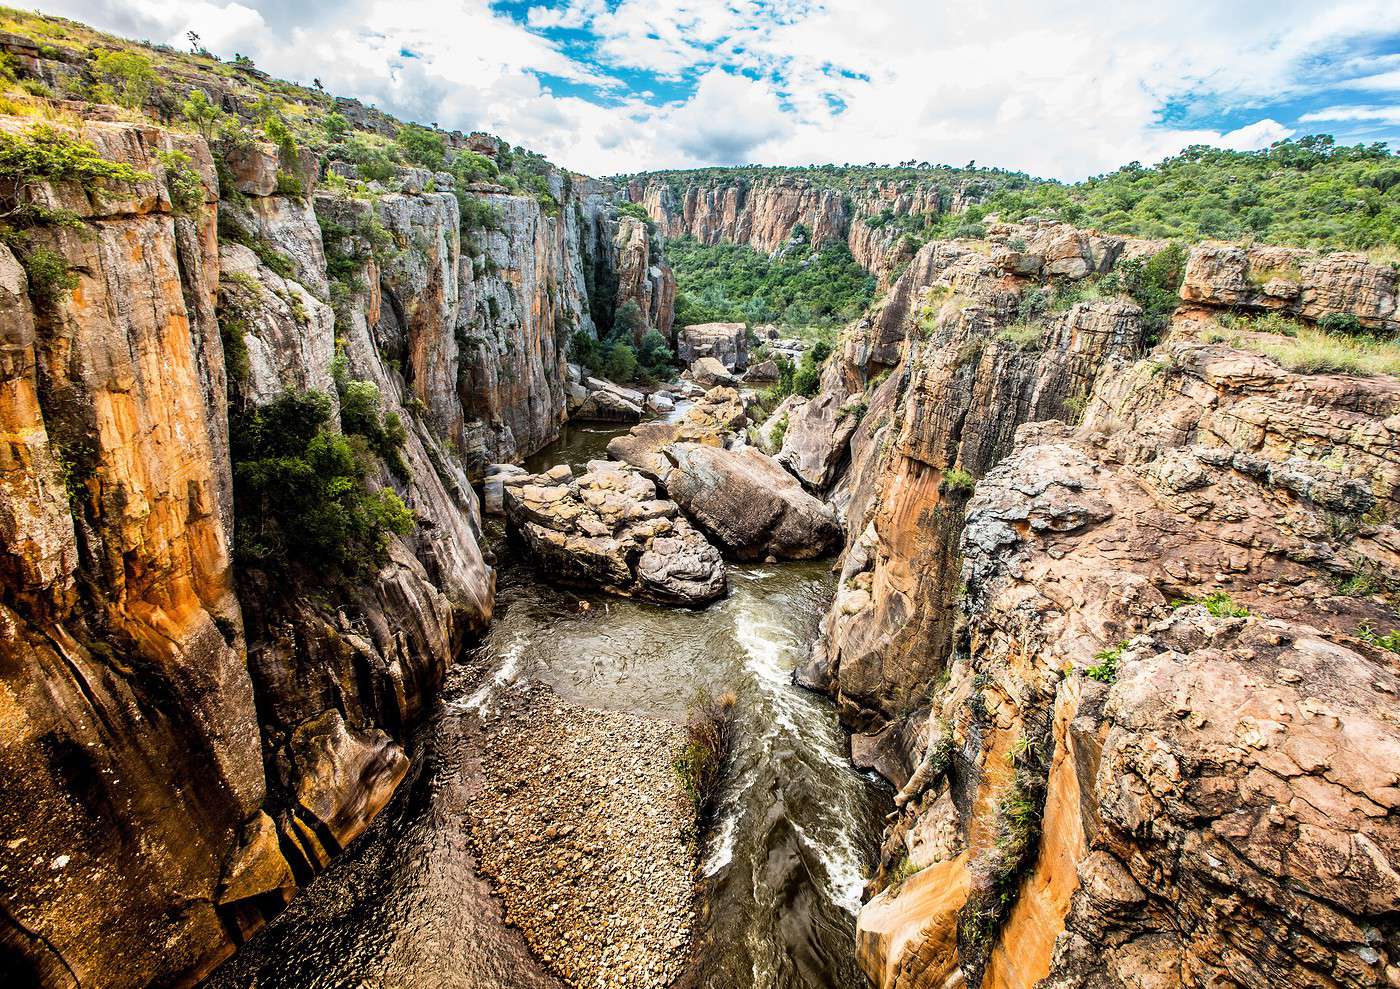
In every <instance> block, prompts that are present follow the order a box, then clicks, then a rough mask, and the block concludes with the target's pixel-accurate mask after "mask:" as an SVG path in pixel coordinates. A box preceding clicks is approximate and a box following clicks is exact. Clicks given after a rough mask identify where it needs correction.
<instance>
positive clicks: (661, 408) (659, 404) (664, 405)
mask: <svg viewBox="0 0 1400 989" xmlns="http://www.w3.org/2000/svg"><path fill="white" fill-rule="evenodd" d="M675 408H676V403H675V402H673V401H671V396H670V395H667V394H666V393H665V392H664V391H658V392H652V393H651V394H650V395H648V396H647V409H648V410H649V411H651V412H663V413H664V412H673V411H675Z"/></svg>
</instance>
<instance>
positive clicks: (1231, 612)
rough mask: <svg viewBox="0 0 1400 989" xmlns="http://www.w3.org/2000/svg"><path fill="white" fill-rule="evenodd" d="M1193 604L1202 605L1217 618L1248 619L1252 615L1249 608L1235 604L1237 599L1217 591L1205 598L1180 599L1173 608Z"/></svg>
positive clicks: (1174, 602)
mask: <svg viewBox="0 0 1400 989" xmlns="http://www.w3.org/2000/svg"><path fill="white" fill-rule="evenodd" d="M1191 604H1199V605H1201V606H1202V607H1203V608H1205V609H1206V611H1208V612H1209V613H1210V614H1211V615H1213V616H1215V617H1216V618H1247V617H1249V613H1250V612H1249V609H1248V608H1246V607H1244V606H1243V605H1238V604H1235V599H1234V598H1232V597H1230V595H1229V594H1227V593H1226V592H1225V591H1215V592H1213V593H1211V594H1207V595H1206V596H1205V597H1203V598H1189V597H1188V598H1179V599H1177V600H1175V601H1173V602H1172V603H1171V605H1172V607H1173V608H1184V607H1186V606H1187V605H1191Z"/></svg>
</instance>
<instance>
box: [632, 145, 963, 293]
mask: <svg viewBox="0 0 1400 989" xmlns="http://www.w3.org/2000/svg"><path fill="white" fill-rule="evenodd" d="M949 171H950V174H948V175H942V174H939V173H938V172H936V171H935V172H928V173H925V174H923V175H920V176H917V177H904V178H897V179H895V178H889V179H880V178H870V179H866V180H862V181H859V182H855V183H847V184H845V185H842V186H836V185H833V184H831V183H830V182H829V181H825V180H824V179H825V176H823V175H821V174H818V175H815V176H804V175H773V176H768V175H763V176H759V177H757V178H754V179H752V180H750V179H749V178H747V177H745V176H743V175H734V176H723V175H722V176H719V177H711V176H707V175H705V174H703V173H702V174H691V173H686V172H676V173H657V174H654V175H642V176H636V177H633V178H632V179H631V180H630V181H629V182H628V184H627V196H628V198H629V199H630V200H631V201H632V202H635V203H641V204H642V205H643V206H644V207H646V210H647V213H648V214H650V216H651V218H652V219H653V220H654V221H655V222H656V224H657V225H658V227H659V228H660V229H661V231H662V232H663V233H664V234H665V235H666V236H667V237H693V238H694V239H696V240H698V241H700V242H701V243H702V244H720V243H729V244H747V245H749V246H750V247H752V248H754V249H755V250H757V251H762V252H763V253H765V254H772V253H773V252H774V251H777V250H778V249H779V248H780V247H782V246H783V245H784V244H785V243H787V242H788V240H789V239H790V238H791V237H792V235H793V231H794V230H795V229H796V228H797V226H798V225H799V224H800V225H802V226H804V227H806V229H807V231H808V234H809V236H810V242H811V243H812V244H822V243H825V242H826V241H828V240H833V239H835V240H844V241H846V243H847V245H848V246H849V247H850V249H851V254H852V255H853V256H854V257H855V259H856V261H857V262H858V263H859V264H860V265H861V266H862V267H864V268H865V269H866V270H868V271H870V272H872V273H874V274H876V275H879V276H882V277H883V276H886V275H887V274H888V273H889V272H890V271H891V269H893V268H895V267H897V266H899V265H900V264H902V263H904V262H906V261H908V260H909V257H910V256H911V255H912V253H913V250H912V248H911V247H910V246H909V244H910V242H909V241H906V239H905V237H904V234H905V233H906V232H907V231H909V230H912V229H918V228H921V227H923V226H924V224H925V223H926V222H928V221H930V220H933V219H936V218H937V217H939V216H941V215H943V214H946V213H950V212H952V213H956V212H960V211H961V210H963V209H964V208H966V206H967V205H969V204H970V203H973V202H977V201H978V199H979V198H980V197H981V196H982V195H983V194H984V192H985V190H986V188H987V186H988V184H987V182H986V181H985V180H983V179H978V178H968V177H965V176H962V175H960V174H952V173H951V170H949Z"/></svg>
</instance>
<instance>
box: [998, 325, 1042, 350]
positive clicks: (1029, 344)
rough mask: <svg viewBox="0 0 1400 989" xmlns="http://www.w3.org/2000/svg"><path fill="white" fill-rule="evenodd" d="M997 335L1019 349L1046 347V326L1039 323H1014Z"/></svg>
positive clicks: (1040, 348)
mask: <svg viewBox="0 0 1400 989" xmlns="http://www.w3.org/2000/svg"><path fill="white" fill-rule="evenodd" d="M997 336H998V337H999V338H1000V339H1002V340H1005V341H1006V342H1007V343H1009V344H1010V345H1011V346H1013V347H1015V348H1016V349H1017V350H1042V349H1044V347H1045V327H1044V326H1041V325H1040V324H1038V323H1012V324H1011V325H1010V326H1008V327H1006V328H1005V329H1003V330H1002V331H1001V332H1000V333H998V334H997Z"/></svg>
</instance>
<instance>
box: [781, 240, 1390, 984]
mask: <svg viewBox="0 0 1400 989" xmlns="http://www.w3.org/2000/svg"><path fill="white" fill-rule="evenodd" d="M1013 242H1014V244H1015V246H1014V249H1013V246H1012V245H1013ZM1160 246H1161V245H1156V244H1153V243H1151V242H1135V241H1125V240H1122V239H1119V238H1105V237H1099V236H1097V235H1093V234H1087V233H1084V232H1081V231H1076V230H1073V229H1072V228H1068V227H1064V226H1057V225H1038V226H1030V227H1024V226H1017V227H1012V226H1006V227H1000V228H998V227H993V228H992V229H991V230H990V231H989V239H988V242H979V243H969V242H945V243H934V244H929V245H926V246H925V247H924V248H923V249H922V250H921V251H920V252H919V254H918V255H917V256H916V257H914V258H913V259H912V261H911V263H910V264H909V266H908V269H907V271H906V272H905V274H904V275H903V276H902V278H901V279H900V280H899V281H898V282H897V283H896V284H895V285H894V286H893V287H892V291H891V292H890V294H889V295H888V297H887V298H886V299H885V301H884V303H883V305H882V306H881V307H879V308H877V309H876V311H874V312H872V313H871V314H870V316H869V318H868V319H867V320H864V321H862V322H861V323H860V324H857V325H855V326H853V327H851V328H849V329H848V331H847V333H846V335H845V337H844V338H843V340H842V342H841V345H840V347H839V348H838V353H837V355H836V357H834V358H833V360H832V362H831V363H830V364H829V365H828V367H827V368H826V370H825V372H824V376H823V383H822V392H821V393H820V394H819V395H818V397H817V399H814V400H813V401H811V402H809V403H807V405H806V406H803V407H802V408H801V409H800V410H799V411H797V412H795V413H794V414H793V419H794V421H793V423H792V424H791V425H790V426H789V429H788V434H787V435H788V436H789V437H793V436H796V437H797V439H796V440H795V441H794V444H793V446H792V448H791V449H787V446H788V444H787V443H785V451H784V453H785V456H784V458H783V459H784V461H785V462H786V463H788V464H789V467H790V468H797V467H800V466H802V465H806V466H807V467H808V468H809V469H810V472H809V474H808V475H807V476H808V477H809V478H810V479H811V480H812V481H815V482H816V483H817V484H818V485H826V486H828V487H829V488H830V491H831V494H830V496H831V498H832V499H833V501H834V502H835V503H836V504H838V505H839V506H841V507H842V508H843V509H844V511H845V513H846V517H847V523H848V525H847V532H848V543H847V547H846V550H845V554H844V557H843V559H842V565H841V578H840V583H839V586H838V591H837V596H836V599H835V601H834V603H833V605H832V608H831V611H830V613H829V614H828V615H827V617H826V619H825V622H824V624H823V635H822V638H821V640H820V641H819V642H818V644H817V646H816V647H815V649H814V652H813V656H812V658H811V661H810V662H809V664H808V666H807V667H806V668H805V669H804V670H802V671H800V679H802V680H803V681H804V682H806V683H808V684H810V685H814V686H818V687H820V688H823V689H827V690H829V691H831V692H832V693H833V694H834V695H835V696H836V698H837V700H838V704H839V705H840V710H841V713H842V716H843V718H844V719H845V720H846V721H847V722H848V723H849V724H852V725H853V726H855V727H856V728H857V729H859V730H861V731H863V732H864V734H857V735H856V736H854V738H853V755H854V756H855V758H856V759H857V760H858V761H859V762H860V763H861V764H863V765H869V766H873V767H875V768H877V769H879V771H880V772H882V773H883V774H885V775H886V776H887V777H888V778H890V779H892V780H893V781H894V782H895V784H896V785H897V786H899V787H900V791H899V794H898V796H897V798H896V804H897V806H898V808H899V813H898V815H897V816H896V817H895V818H894V819H893V820H892V822H891V824H890V826H889V827H888V829H887V830H886V833H885V836H884V842H883V848H882V854H881V863H880V868H879V869H878V871H877V874H876V876H875V877H874V879H873V880H872V882H871V884H870V886H869V888H868V892H869V894H870V898H869V900H868V902H867V903H866V904H865V906H864V907H863V909H862V911H861V914H860V916H859V919H858V950H859V957H860V960H861V963H862V966H863V967H864V968H865V970H866V972H867V974H869V975H870V977H871V978H872V980H873V981H874V982H875V983H876V984H877V985H879V986H882V987H888V986H898V987H905V989H908V987H923V986H944V985H948V984H953V983H954V982H966V983H967V984H969V985H974V986H976V985H981V986H998V987H1030V986H1036V985H1042V986H1055V987H1070V986H1074V987H1089V986H1095V987H1098V986H1127V985H1133V986H1158V985H1160V986H1164V987H1165V986H1176V985H1208V984H1223V985H1346V986H1380V985H1388V984H1391V983H1392V982H1393V981H1394V979H1395V978H1396V976H1397V971H1400V969H1397V967H1396V964H1395V959H1396V957H1397V955H1400V931H1398V930H1397V926H1396V923H1395V921H1394V917H1393V911H1391V910H1390V907H1389V906H1388V905H1387V904H1393V902H1394V898H1393V897H1394V894H1393V893H1392V892H1391V888H1392V886H1394V883H1395V879H1394V877H1395V875H1396V870H1395V866H1396V863H1397V861H1400V843H1397V833H1396V831H1395V821H1396V817H1395V814H1394V809H1393V807H1392V806H1391V805H1392V803H1393V800H1392V794H1393V792H1394V790H1395V783H1396V781H1397V777H1396V776H1395V774H1394V770H1393V767H1390V766H1389V763H1388V762H1386V760H1388V759H1389V758H1390V756H1389V755H1388V753H1390V752H1391V750H1392V749H1393V748H1394V747H1395V746H1396V745H1397V743H1400V735H1397V731H1396V726H1395V719H1394V717H1393V710H1394V700H1393V697H1394V694H1393V693H1392V691H1393V689H1394V687H1395V684H1394V683H1393V682H1392V681H1393V680H1394V678H1395V677H1396V676H1397V673H1400V666H1397V664H1396V662H1395V659H1394V654H1393V653H1391V652H1390V651H1388V650H1386V649H1383V648H1379V647H1377V645H1376V644H1375V643H1374V641H1373V638H1371V637H1368V636H1369V633H1367V632H1366V629H1368V628H1373V627H1374V628H1378V629H1379V628H1385V629H1388V628H1389V627H1390V624H1389V623H1393V618H1392V617H1391V612H1390V610H1389V609H1390V605H1389V603H1388V598H1387V597H1386V596H1385V593H1383V592H1385V589H1386V588H1388V587H1391V586H1393V585H1392V584H1391V583H1390V582H1391V581H1393V580H1394V578H1395V574H1396V567H1397V565H1400V557H1397V555H1396V552H1397V549H1400V541H1397V540H1400V533H1397V532H1396V530H1395V529H1394V527H1393V526H1392V525H1391V524H1390V523H1389V522H1388V521H1387V520H1388V519H1389V518H1391V517H1393V515H1394V512H1395V509H1396V508H1397V505H1396V501H1395V498H1396V486H1395V482H1396V478H1395V459H1396V454H1395V452H1394V444H1393V437H1394V435H1395V434H1394V432H1393V430H1394V429H1395V421H1396V420H1395V413H1396V411H1397V404H1396V403H1397V401H1400V384H1397V382H1396V381H1395V380H1394V379H1392V378H1388V377H1376V378H1357V377H1346V376H1331V375H1308V374H1300V373H1295V372H1290V371H1287V370H1284V369H1283V368H1281V367H1280V366H1279V365H1278V364H1276V363H1274V362H1273V361H1270V360H1268V359H1267V358H1264V357H1262V356H1259V355H1257V354H1253V353H1250V352H1247V351H1244V350H1240V349H1235V348H1232V347H1230V346H1227V345H1225V344H1222V343H1219V342H1212V341H1218V340H1219V339H1221V337H1222V334H1221V333H1220V332H1219V330H1220V327H1219V326H1218V325H1217V323H1216V320H1215V313H1214V311H1213V310H1212V309H1211V308H1210V306H1211V305H1221V306H1225V305H1229V306H1252V307H1255V308H1258V309H1268V308H1284V309H1285V310H1286V311H1289V312H1294V313H1298V314H1300V315H1303V316H1304V317H1305V318H1317V317H1319V316H1322V315H1325V314H1326V313H1328V312H1341V313H1350V314H1353V315H1355V316H1357V318H1358V320H1359V321H1361V322H1362V324H1363V325H1367V326H1370V325H1373V324H1374V322H1375V321H1376V320H1384V319H1387V318H1389V316H1388V315H1387V314H1388V313H1389V312H1390V311H1391V310H1390V308H1389V306H1390V305H1391V303H1390V302H1389V299H1390V298H1391V296H1390V295H1389V294H1388V292H1390V291H1392V287H1393V274H1392V273H1390V272H1388V271H1387V270H1385V269H1380V268H1377V267H1376V266H1369V265H1366V264H1365V263H1364V262H1362V261H1361V260H1359V259H1355V258H1347V257H1343V258H1341V259H1340V260H1337V261H1328V260H1327V259H1323V258H1317V257H1315V256H1312V255H1308V257H1306V258H1302V259H1300V260H1298V262H1297V267H1296V272H1297V274H1296V276H1295V277H1296V279H1297V284H1296V286H1295V288H1296V291H1294V290H1292V289H1286V288H1283V287H1280V286H1278V285H1275V286H1274V288H1273V289H1272V290H1271V291H1270V292H1265V293H1263V294H1252V295H1249V296H1248V297H1235V296H1231V295H1230V294H1229V293H1230V291H1231V288H1230V286H1231V285H1233V284H1234V283H1235V281H1237V279H1235V278H1234V274H1233V273H1234V272H1235V269H1233V268H1231V267H1230V265H1229V264H1226V263H1225V262H1224V261H1221V260H1220V259H1221V257H1222V254H1223V255H1224V257H1225V258H1226V260H1228V259H1230V258H1232V257H1234V256H1233V255H1232V254H1230V253H1229V252H1227V251H1224V250H1223V249H1221V248H1218V247H1216V246H1214V245H1204V246H1202V247H1200V248H1197V249H1196V250H1194V251H1193V252H1192V254H1191V256H1190V259H1189V263H1188V266H1187V275H1186V280H1185V285H1184V286H1183V289H1182V295H1183V298H1184V299H1185V300H1188V302H1189V303H1190V304H1188V305H1186V306H1183V308H1182V309H1180V310H1179V311H1178V313H1177V314H1176V316H1175V318H1174V321H1173V323H1172V326H1171V328H1170V331H1169V333H1168V334H1167V335H1166V337H1165V339H1164V341H1163V342H1162V343H1161V344H1159V345H1158V346H1157V348H1156V349H1155V350H1154V351H1152V352H1150V353H1146V354H1144V347H1143V339H1142V337H1143V334H1142V317H1141V312H1140V310H1139V309H1138V308H1137V306H1135V305H1133V304H1132V303H1130V302H1127V301H1125V300H1122V299H1095V300H1092V301H1087V302H1081V303H1078V304H1076V305H1074V306H1072V307H1071V308H1070V309H1069V310H1067V311H1065V312H1063V313H1061V314H1059V315H1055V316H1052V317H1051V318H1049V319H1047V320H1045V321H1044V322H1043V323H1042V324H1041V326H1040V336H1039V339H1038V340H1034V339H1031V338H1030V335H1029V334H1027V333H1026V332H1025V331H1024V330H1022V329H1020V328H1019V327H1018V328H1017V329H1015V330H1013V331H1011V332H1007V327H1008V326H1010V325H1012V324H1014V323H1015V321H1016V320H1017V319H1018V318H1019V317H1018V307H1019V301H1020V299H1021V298H1022V297H1023V296H1024V293H1025V292H1027V291H1029V290H1032V289H1034V288H1037V287H1040V286H1043V285H1044V284H1045V282H1046V280H1047V279H1053V280H1055V281H1057V282H1060V283H1064V282H1067V281H1068V282H1072V281H1074V280H1077V279H1080V278H1083V277H1085V276H1087V275H1091V274H1104V273H1106V272H1108V271H1111V270H1112V269H1113V267H1114V266H1115V265H1116V264H1118V263H1119V262H1121V261H1122V259H1123V258H1125V257H1134V256H1141V255H1145V254H1148V253H1151V252H1152V251H1154V250H1156V249H1158V248H1159V247H1160ZM1302 253H1304V254H1305V253H1306V252H1302ZM1256 261H1257V259H1256ZM1241 263H1251V264H1252V263H1255V262H1254V261H1248V256H1247V258H1246V262H1241ZM1257 263H1259V264H1262V263H1263V262H1262V261H1257ZM1250 270H1254V269H1250ZM1245 283H1246V284H1249V282H1248V279H1246V282H1245ZM1251 291H1253V290H1251ZM1280 298H1287V299H1291V300H1295V301H1294V302H1290V303H1289V304H1288V305H1286V306H1284V305H1276V304H1275V302H1273V301H1270V300H1277V299H1280ZM1303 299H1308V300H1316V299H1326V300H1328V301H1327V303H1326V306H1325V308H1323V309H1318V308H1312V309H1308V310H1305V309H1304V306H1305V303H1303V302H1302V301H1301V300H1303ZM1198 303H1205V304H1207V305H1205V306H1202V305H1199V304H1198ZM1376 325H1378V324H1376ZM853 407H854V408H855V409H857V410H859V413H860V414H859V420H858V422H857V423H856V424H855V425H854V428H852V427H851V425H850V424H849V422H846V424H845V425H844V426H843V425H842V423H843V422H845V420H843V419H842V418H841V417H842V415H843V410H849V409H852V408H853ZM809 409H810V410H811V411H810V412H809V411H808V410H809ZM806 417H810V420H811V421H810V423H807V424H806V426H807V427H808V428H804V423H803V419H804V418H806ZM1051 419H1058V420H1064V421H1071V422H1074V421H1077V422H1079V425H1078V426H1076V427H1068V426H1065V425H1063V424H1062V423H1055V422H1050V423H1046V422H1043V420H1051ZM831 464H837V465H842V464H844V465H845V466H837V467H836V468H835V469H834V470H831V469H830V468H829V467H827V465H831ZM823 470H826V471H829V473H826V474H825V476H823V473H822V471H823ZM954 470H957V471H960V472H964V471H965V472H966V475H963V474H954V473H953V471H954ZM973 479H978V480H977V484H976V487H975V491H974V490H972V487H971V482H972V480H973ZM1191 600H1203V601H1205V602H1207V604H1209V605H1210V607H1206V606H1203V605H1193V604H1190V603H1189V602H1190V601H1191ZM1324 712H1325V713H1324ZM1343 767H1345V768H1343ZM1361 849H1365V851H1364V852H1362V851H1360V850H1361ZM1283 917H1287V918H1290V919H1289V920H1288V921H1282V920H1281V919H1280V918H1283Z"/></svg>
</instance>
